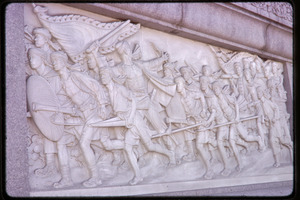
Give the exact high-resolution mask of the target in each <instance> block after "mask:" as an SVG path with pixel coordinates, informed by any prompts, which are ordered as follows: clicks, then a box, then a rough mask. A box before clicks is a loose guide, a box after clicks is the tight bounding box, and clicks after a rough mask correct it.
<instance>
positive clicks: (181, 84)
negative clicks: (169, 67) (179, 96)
mask: <svg viewBox="0 0 300 200" xmlns="http://www.w3.org/2000/svg"><path fill="white" fill-rule="evenodd" d="M175 83H176V85H177V87H176V89H177V92H179V93H181V92H182V91H183V90H184V83H185V80H184V79H183V78H182V77H177V78H176V79H175Z"/></svg>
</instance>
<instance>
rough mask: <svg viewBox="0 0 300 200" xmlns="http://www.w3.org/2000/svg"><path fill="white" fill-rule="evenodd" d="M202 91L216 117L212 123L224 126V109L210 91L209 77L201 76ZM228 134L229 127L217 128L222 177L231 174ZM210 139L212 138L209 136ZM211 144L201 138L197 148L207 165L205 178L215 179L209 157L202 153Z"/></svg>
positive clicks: (209, 109)
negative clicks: (227, 151) (222, 166)
mask: <svg viewBox="0 0 300 200" xmlns="http://www.w3.org/2000/svg"><path fill="white" fill-rule="evenodd" d="M199 81H200V89H201V91H202V92H203V94H204V96H205V99H206V103H207V109H208V111H209V112H210V113H211V116H212V117H214V118H213V119H212V122H214V123H215V124H222V123H225V122H227V120H226V118H225V117H224V114H223V112H222V109H221V107H220V105H219V102H218V98H217V97H216V95H215V94H214V93H213V91H212V90H211V89H210V84H211V83H210V79H209V78H208V77H207V76H201V77H200V79H199ZM205 134H206V135H207V134H213V132H206V133H205ZM228 134H229V127H228V126H220V127H218V128H217V133H216V139H217V146H218V150H219V152H220V155H221V158H222V160H223V163H224V169H223V171H222V175H224V176H228V175H229V173H230V169H229V162H228V159H227V156H226V150H225V142H226V141H228ZM208 137H210V136H208ZM206 143H209V144H211V145H213V146H214V145H215V144H214V142H213V141H211V140H207V141H203V140H202V138H201V136H200V137H199V138H197V148H198V150H199V152H200V153H201V155H202V157H203V159H204V162H205V164H206V168H207V172H206V175H205V178H207V179H210V178H212V177H213V171H212V169H211V164H210V162H209V160H210V159H209V155H208V154H207V153H206V152H205V151H202V150H201V149H202V147H203V145H204V144H206Z"/></svg>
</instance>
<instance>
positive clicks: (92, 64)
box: [87, 54, 97, 69]
mask: <svg viewBox="0 0 300 200" xmlns="http://www.w3.org/2000/svg"><path fill="white" fill-rule="evenodd" d="M87 64H88V67H89V69H95V68H96V67H97V62H96V59H95V57H94V56H93V55H92V54H88V55H87Z"/></svg>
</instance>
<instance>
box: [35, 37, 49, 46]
mask: <svg viewBox="0 0 300 200" xmlns="http://www.w3.org/2000/svg"><path fill="white" fill-rule="evenodd" d="M34 42H35V46H36V47H42V46H44V44H46V42H47V38H46V37H45V36H44V35H42V34H35V38H34Z"/></svg>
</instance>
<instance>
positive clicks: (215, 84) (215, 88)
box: [212, 81, 223, 96]
mask: <svg viewBox="0 0 300 200" xmlns="http://www.w3.org/2000/svg"><path fill="white" fill-rule="evenodd" d="M222 87H223V86H222V84H221V82H220V81H214V82H213V83H212V89H213V91H214V93H215V94H216V95H217V96H219V95H220V94H221V92H222Z"/></svg>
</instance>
